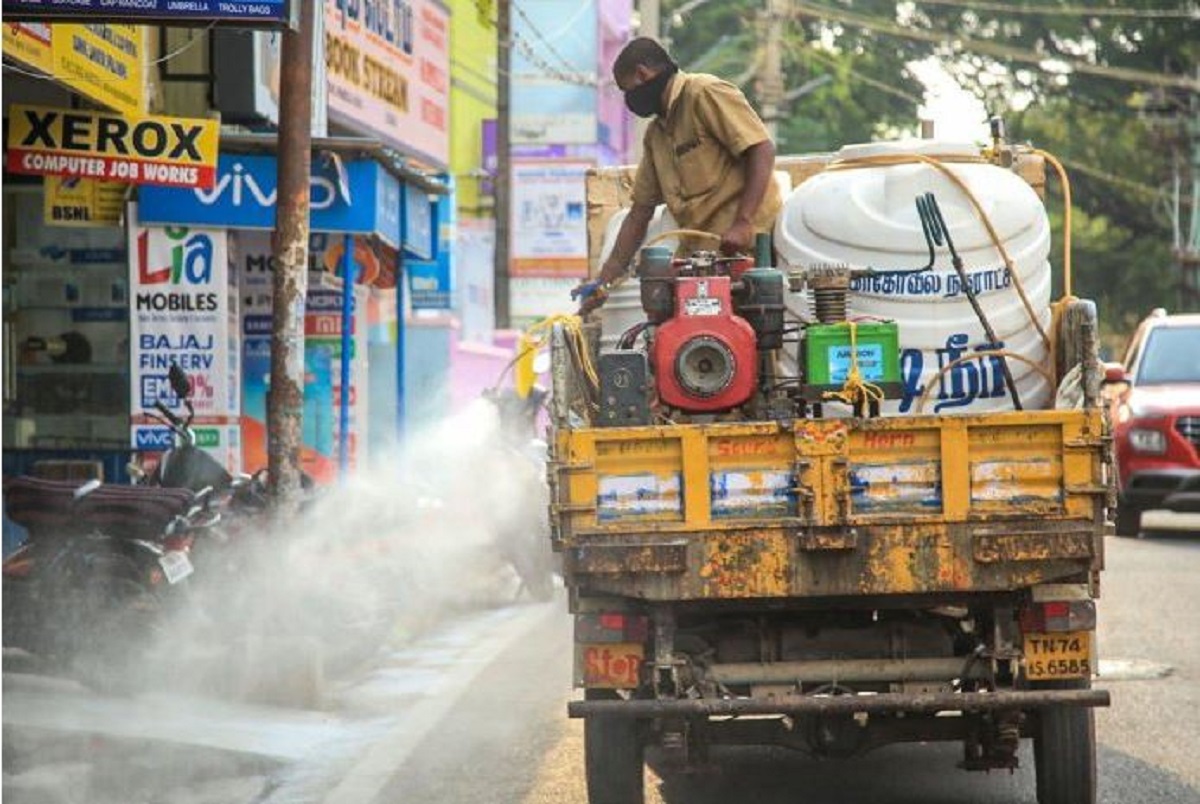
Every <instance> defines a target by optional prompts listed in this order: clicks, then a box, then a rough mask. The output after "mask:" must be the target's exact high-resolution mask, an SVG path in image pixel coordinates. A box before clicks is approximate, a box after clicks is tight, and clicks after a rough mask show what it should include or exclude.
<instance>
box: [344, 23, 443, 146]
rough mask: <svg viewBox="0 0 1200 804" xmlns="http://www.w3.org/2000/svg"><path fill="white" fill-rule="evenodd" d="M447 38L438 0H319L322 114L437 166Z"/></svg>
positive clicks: (440, 136)
mask: <svg viewBox="0 0 1200 804" xmlns="http://www.w3.org/2000/svg"><path fill="white" fill-rule="evenodd" d="M449 37H450V13H449V11H448V10H447V8H446V6H445V5H443V4H442V3H441V2H439V0H362V1H361V2H348V0H325V67H326V73H327V76H328V84H329V90H328V91H329V115H330V119H332V120H334V121H336V122H338V123H340V124H341V125H343V126H347V127H349V128H351V129H352V130H354V131H356V132H360V133H363V134H369V135H371V136H373V137H377V138H378V139H380V140H382V141H383V142H385V143H387V144H388V145H390V146H392V147H395V148H397V149H399V150H402V151H405V152H407V153H410V154H413V155H414V156H416V157H418V158H419V159H422V160H424V161H427V162H429V163H430V164H431V165H433V166H435V167H440V168H445V167H446V166H447V165H448V163H449V156H450V138H449V130H450V126H449V124H450V48H449Z"/></svg>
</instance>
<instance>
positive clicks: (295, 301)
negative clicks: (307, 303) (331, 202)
mask: <svg viewBox="0 0 1200 804" xmlns="http://www.w3.org/2000/svg"><path fill="white" fill-rule="evenodd" d="M299 2H300V26H299V28H297V29H296V30H286V31H284V32H283V46H282V53H281V54H280V71H281V73H282V75H284V76H285V79H284V80H283V81H281V82H280V87H279V89H280V97H279V181H278V188H279V190H278V196H277V201H276V207H275V239H274V243H273V245H274V252H275V273H274V275H273V277H272V293H271V298H272V304H273V311H274V312H273V315H272V319H271V389H270V394H269V395H268V398H267V469H268V472H269V473H270V477H271V495H272V498H273V504H274V507H275V510H276V512H277V513H279V514H281V515H284V516H287V515H288V514H291V513H294V512H295V510H296V508H297V506H298V505H299V502H300V494H299V492H300V444H301V437H302V429H301V419H302V416H303V413H304V297H305V295H306V293H307V290H308V232H309V220H308V211H309V192H310V191H309V173H310V162H311V160H312V136H311V134H312V128H311V127H312V63H313V41H312V40H313V15H314V14H315V13H316V4H317V3H316V0H299ZM342 359H343V360H346V359H349V356H348V355H343V356H342Z"/></svg>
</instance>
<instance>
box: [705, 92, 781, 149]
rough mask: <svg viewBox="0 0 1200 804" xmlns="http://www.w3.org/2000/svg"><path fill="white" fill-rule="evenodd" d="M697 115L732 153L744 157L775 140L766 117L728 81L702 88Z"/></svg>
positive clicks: (706, 127)
mask: <svg viewBox="0 0 1200 804" xmlns="http://www.w3.org/2000/svg"><path fill="white" fill-rule="evenodd" d="M699 90H700V91H699V92H698V93H697V97H696V101H695V104H696V105H695V109H696V116H697V117H698V118H699V120H700V122H701V123H702V124H703V126H704V128H705V129H707V130H708V132H709V133H711V134H712V136H713V137H714V138H715V139H717V140H719V141H720V142H721V143H722V144H723V145H724V146H725V147H726V148H728V149H729V151H730V153H734V154H737V155H739V156H740V155H741V154H742V152H743V151H745V150H746V149H747V148H749V147H750V146H752V145H758V144H759V143H760V142H766V141H767V140H769V139H771V135H770V134H768V133H767V127H766V126H765V125H764V124H763V121H762V118H760V117H759V116H758V113H757V112H755V111H754V108H753V107H752V106H751V105H750V102H749V101H748V100H746V96H745V95H743V94H742V91H741V90H740V89H738V88H737V87H735V86H734V85H733V84H731V83H729V82H728V81H713V82H712V83H709V84H705V85H704V86H702V87H700V88H699Z"/></svg>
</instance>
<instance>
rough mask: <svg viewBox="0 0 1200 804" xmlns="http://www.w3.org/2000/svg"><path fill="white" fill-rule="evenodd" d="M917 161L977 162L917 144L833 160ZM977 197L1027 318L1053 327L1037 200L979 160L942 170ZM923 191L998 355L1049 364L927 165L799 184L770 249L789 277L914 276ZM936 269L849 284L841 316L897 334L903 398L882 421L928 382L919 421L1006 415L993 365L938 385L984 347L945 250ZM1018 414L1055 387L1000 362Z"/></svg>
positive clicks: (1046, 247) (952, 149) (910, 405)
mask: <svg viewBox="0 0 1200 804" xmlns="http://www.w3.org/2000/svg"><path fill="white" fill-rule="evenodd" d="M904 153H920V154H925V155H928V156H931V157H938V156H941V157H960V158H962V157H966V158H970V157H978V154H979V151H978V149H977V148H975V147H974V146H971V145H963V144H956V143H946V142H939V141H935V140H916V141H907V142H886V143H872V144H869V145H853V146H847V147H845V148H843V149H842V150H841V151H840V152H839V153H838V157H839V158H841V159H854V158H859V157H868V156H875V155H895V154H904ZM945 164H946V166H947V167H948V168H949V169H950V170H951V171H953V172H954V173H955V174H956V175H957V176H958V177H959V178H960V179H962V181H963V182H964V183H965V184H966V186H967V187H969V188H970V189H971V192H972V193H973V194H974V196H975V198H976V199H978V201H979V203H980V205H981V207H982V208H983V211H984V213H985V214H986V215H987V217H988V219H989V220H990V221H991V223H992V226H993V227H994V229H995V230H996V233H997V235H998V237H999V239H1000V241H1001V242H1002V243H1003V244H1004V247H1005V249H1006V250H1007V252H1008V254H1009V257H1010V258H1011V259H1012V261H1013V265H1014V270H1015V273H1016V274H1017V275H1018V276H1019V277H1020V280H1021V283H1022V285H1023V287H1024V288H1025V293H1026V295H1027V297H1028V298H1029V301H1030V304H1031V306H1032V307H1033V310H1034V312H1035V314H1036V316H1037V318H1038V320H1039V321H1040V322H1041V325H1042V327H1043V329H1044V330H1046V331H1047V332H1049V329H1050V317H1051V312H1050V264H1049V261H1048V259H1047V257H1048V255H1049V251H1050V224H1049V221H1048V219H1047V217H1046V210H1045V207H1044V206H1043V204H1042V202H1041V199H1039V198H1038V196H1037V193H1035V192H1034V191H1033V189H1032V188H1031V187H1030V186H1029V184H1027V183H1026V182H1025V181H1024V180H1022V179H1021V178H1020V177H1019V176H1017V175H1016V174H1015V173H1013V172H1012V171H1010V170H1006V169H1004V168H1000V167H997V166H995V165H991V164H985V163H982V162H953V161H947V162H946V163H945ZM927 192H932V193H933V194H934V195H935V197H936V198H937V202H938V206H939V207H940V208H941V212H942V216H943V217H944V218H945V221H946V226H947V228H948V229H949V233H950V238H951V239H952V240H953V241H954V245H955V248H956V249H957V251H958V253H959V255H960V256H961V257H962V259H963V264H964V269H965V271H966V274H967V276H968V278H969V280H970V282H971V284H972V286H973V287H975V290H976V296H977V298H978V299H979V303H980V306H981V307H982V308H983V310H984V312H985V314H986V315H987V318H988V321H989V323H990V324H991V326H992V329H993V331H994V332H995V333H996V337H997V340H998V341H1000V342H1001V344H1002V347H1003V348H1004V349H1006V350H1009V351H1012V352H1015V353H1017V354H1020V355H1021V356H1023V357H1025V358H1027V359H1029V360H1031V361H1033V362H1035V363H1037V364H1038V365H1040V366H1044V367H1049V363H1050V360H1049V355H1048V352H1047V349H1046V347H1045V345H1044V343H1043V342H1042V339H1041V336H1040V335H1039V334H1038V331H1037V329H1036V328H1035V327H1034V326H1033V324H1032V322H1031V320H1030V316H1029V313H1028V312H1027V311H1026V309H1025V306H1024V304H1023V303H1022V302H1021V298H1020V296H1019V295H1018V293H1017V289H1016V287H1015V283H1014V282H1013V281H1012V279H1011V278H1010V277H1009V275H1008V271H1007V270H1006V269H1005V266H1004V260H1003V258H1002V257H1001V255H1000V252H999V251H998V250H997V249H996V247H995V245H994V244H993V242H992V240H991V238H990V237H989V235H988V233H987V230H986V229H985V228H984V225H983V223H982V222H981V221H980V219H979V216H978V214H977V213H976V212H975V209H974V208H973V206H972V205H971V203H970V201H969V200H968V199H967V197H966V195H965V194H964V193H963V191H962V190H961V189H960V188H959V187H957V186H956V185H955V184H953V183H952V182H951V181H950V179H948V178H947V177H946V176H945V175H943V174H942V173H941V172H940V171H939V170H937V169H936V168H934V167H932V166H930V165H927V164H923V163H919V162H914V163H913V164H903V165H895V166H868V167H859V168H855V169H846V170H827V171H825V172H823V173H820V174H818V175H816V176H814V177H812V178H810V179H808V180H807V181H805V182H803V183H802V184H801V185H800V186H799V187H797V188H796V189H795V190H794V191H793V192H792V193H791V194H790V195H789V196H788V197H787V199H786V200H785V202H784V206H783V210H782V211H781V212H780V215H779V218H778V220H777V222H776V227H775V248H776V250H777V251H778V252H779V254H780V257H781V259H782V260H783V261H784V262H785V263H786V265H787V266H788V267H790V268H804V267H806V266H810V265H815V264H820V263H846V264H849V265H850V266H851V267H853V268H868V267H869V268H873V269H875V270H877V271H906V270H913V269H918V268H921V267H923V266H925V265H926V264H928V262H929V249H928V246H927V245H926V241H925V236H924V233H923V230H922V227H921V221H920V218H919V217H918V214H917V208H916V198H917V197H918V196H920V195H923V194H924V193H927ZM934 254H935V259H934V263H933V269H932V270H930V271H926V272H923V273H915V274H911V275H908V276H902V275H898V274H891V275H883V276H877V277H868V278H866V279H859V280H855V281H854V283H853V285H852V287H851V291H850V298H849V301H850V316H851V318H854V317H877V318H885V319H895V320H896V321H897V323H898V324H899V327H900V347H901V373H902V377H903V380H904V384H905V397H904V399H902V400H899V401H889V402H888V403H887V404H886V405H885V406H884V410H885V411H886V412H889V413H912V412H915V407H916V404H917V399H918V398H919V397H920V396H921V394H922V392H923V391H924V390H925V388H926V387H927V386H928V385H929V384H930V383H935V384H936V387H935V388H934V390H933V391H931V392H930V395H929V401H928V403H927V404H926V406H925V409H924V412H925V413H933V412H938V413H977V412H982V411H988V410H1004V409H1011V408H1012V401H1011V399H1010V397H1009V394H1008V390H1007V386H1006V384H1005V381H1004V377H1003V374H1002V371H1001V366H1000V364H999V362H998V359H997V358H994V357H989V356H982V357H979V358H978V359H975V360H969V361H965V362H963V363H960V364H959V365H958V367H956V368H954V369H951V370H949V371H948V372H946V373H945V374H943V375H942V376H941V378H940V379H937V378H936V376H937V373H938V371H939V370H940V369H941V368H942V367H943V366H946V365H948V364H949V363H950V362H951V361H953V360H954V359H956V358H958V357H961V356H963V355H966V354H970V353H972V352H974V351H977V350H980V349H985V348H988V346H987V341H988V338H987V336H986V335H985V334H984V331H983V327H982V325H981V324H980V323H979V319H978V318H977V317H976V315H975V312H974V310H973V309H972V307H971V304H970V302H969V300H968V299H967V296H966V294H965V293H963V292H962V288H961V285H962V283H961V282H960V281H959V278H958V275H957V273H956V272H955V271H954V268H953V266H952V264H951V261H950V252H949V250H948V249H947V248H946V246H945V245H944V244H943V245H941V246H936V247H935V249H934ZM1008 365H1009V370H1010V371H1011V373H1012V375H1013V380H1014V382H1015V384H1016V387H1017V391H1018V393H1019V395H1020V398H1021V402H1022V405H1023V406H1024V407H1025V408H1026V409H1035V408H1042V407H1045V406H1047V405H1048V404H1049V402H1050V400H1051V397H1052V394H1053V388H1052V387H1051V385H1050V383H1048V382H1047V381H1046V380H1045V378H1044V377H1042V375H1041V374H1040V373H1039V372H1037V371H1035V370H1034V369H1032V368H1031V367H1029V366H1028V365H1026V364H1025V363H1023V362H1020V361H1017V360H1009V361H1008Z"/></svg>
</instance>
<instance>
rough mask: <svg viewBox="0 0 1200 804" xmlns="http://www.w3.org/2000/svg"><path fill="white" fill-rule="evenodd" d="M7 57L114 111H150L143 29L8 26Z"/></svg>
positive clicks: (98, 25)
mask: <svg viewBox="0 0 1200 804" xmlns="http://www.w3.org/2000/svg"><path fill="white" fill-rule="evenodd" d="M4 55H5V56H7V57H10V58H14V59H17V60H18V61H20V62H22V63H23V64H26V65H28V66H30V67H33V68H34V69H36V70H39V71H41V72H44V73H46V74H47V75H49V76H51V77H53V78H55V79H56V80H58V81H60V82H61V83H62V84H64V85H65V86H67V87H69V88H71V89H72V90H74V91H75V92H78V93H79V94H81V95H84V96H86V97H88V98H90V99H91V100H93V101H95V102H96V103H99V104H102V105H104V106H107V107H109V108H111V109H116V110H117V111H119V112H124V113H126V114H142V113H144V112H145V111H146V92H145V66H144V62H145V57H146V44H145V28H143V27H141V26H137V25H104V24H100V23H94V24H89V25H75V24H73V23H56V24H54V25H48V24H45V23H30V22H19V23H5V24H4Z"/></svg>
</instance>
